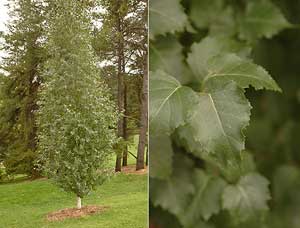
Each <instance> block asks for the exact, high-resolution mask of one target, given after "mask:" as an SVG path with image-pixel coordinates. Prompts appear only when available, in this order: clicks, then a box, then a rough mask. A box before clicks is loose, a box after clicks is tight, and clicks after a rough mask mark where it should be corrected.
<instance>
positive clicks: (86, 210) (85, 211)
mask: <svg viewBox="0 0 300 228" xmlns="http://www.w3.org/2000/svg"><path fill="white" fill-rule="evenodd" d="M108 208H109V207H107V206H95V205H90V206H85V207H82V208H81V209H77V208H67V209H63V210H59V211H55V212H51V213H49V214H48V215H47V220H48V221H50V222H52V221H61V220H64V219H68V218H79V217H83V216H87V215H93V214H96V213H100V212H103V211H105V210H107V209H108Z"/></svg>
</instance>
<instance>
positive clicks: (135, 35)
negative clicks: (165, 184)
mask: <svg viewBox="0 0 300 228" xmlns="http://www.w3.org/2000/svg"><path fill="white" fill-rule="evenodd" d="M101 7H102V8H103V9H105V10H104V11H103V12H101V14H100V20H101V23H102V26H101V28H100V29H99V31H97V30H96V38H95V40H94V48H95V50H96V53H97V54H98V56H99V57H100V59H101V60H103V61H104V62H105V63H106V67H105V68H104V71H105V72H109V73H110V75H111V77H110V80H111V81H113V82H114V83H116V84H117V85H118V87H114V89H115V90H116V100H117V103H118V107H119V110H120V111H122V112H123V117H122V118H120V120H119V124H118V134H119V137H122V138H123V139H124V141H125V142H126V141H128V139H129V136H130V133H131V134H137V133H138V130H139V128H141V131H140V132H142V133H141V135H142V137H141V138H142V140H141V141H140V143H139V144H140V145H139V153H138V154H140V156H138V157H139V158H140V159H139V160H140V163H143V162H144V156H143V155H142V154H144V150H145V145H146V132H147V124H145V122H147V116H145V114H144V113H145V112H147V107H148V105H147V104H146V103H145V102H144V100H145V98H144V92H142V88H143V83H144V82H143V81H144V80H143V76H144V75H146V77H147V74H146V73H145V72H144V70H145V69H146V68H147V66H146V64H145V63H146V62H147V1H145V0H142V1H141V0H125V1H121V0H118V1H109V0H101ZM146 70H147V69H146ZM133 77H135V79H132V78H133ZM112 84H113V83H112ZM144 87H145V88H146V87H147V85H146V86H144ZM132 88H137V89H138V91H132ZM133 96H136V98H134V99H132V98H133ZM146 99H147V97H146ZM130 101H134V102H130ZM141 112H143V114H141ZM140 116H141V117H142V118H143V120H139V119H140ZM133 124H134V125H135V128H136V129H135V131H132V125H133ZM121 148H122V151H121V153H119V154H118V156H117V159H116V171H120V170H121V164H122V163H121V162H122V153H123V166H126V165H127V149H126V146H125V147H121ZM141 155H142V156H141ZM141 166H143V165H142V164H140V165H139V167H141Z"/></svg>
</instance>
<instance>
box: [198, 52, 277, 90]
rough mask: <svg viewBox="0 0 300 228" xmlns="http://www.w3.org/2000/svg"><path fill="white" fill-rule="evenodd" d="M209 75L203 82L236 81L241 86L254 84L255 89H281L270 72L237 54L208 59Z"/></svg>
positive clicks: (245, 86)
mask: <svg viewBox="0 0 300 228" xmlns="http://www.w3.org/2000/svg"><path fill="white" fill-rule="evenodd" d="M207 68H208V72H209V73H208V75H207V76H206V77H205V79H204V81H203V84H204V87H205V84H206V83H208V82H209V81H212V80H217V81H231V80H232V81H235V82H236V83H237V84H238V85H239V86H240V87H242V88H247V87H249V85H252V86H253V87H254V88H255V89H263V88H265V89H269V90H274V91H281V89H280V88H279V86H278V85H277V84H276V82H275V81H274V80H273V79H272V77H271V76H270V75H269V73H268V72H267V71H266V70H265V69H264V68H262V67H261V66H258V65H256V64H254V63H252V62H251V61H249V60H245V59H241V58H240V57H238V56H237V55H235V54H225V55H219V56H215V57H213V58H211V59H210V60H209V61H208V66H207Z"/></svg>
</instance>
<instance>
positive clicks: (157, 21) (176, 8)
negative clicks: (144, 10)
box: [149, 0, 188, 39]
mask: <svg viewBox="0 0 300 228" xmlns="http://www.w3.org/2000/svg"><path fill="white" fill-rule="evenodd" d="M149 13H150V17H149V19H150V38H151V39H154V37H155V36H157V35H164V34H167V33H175V32H176V31H182V30H183V29H184V28H185V26H186V25H187V24H188V20H187V16H186V14H185V13H184V10H183V7H182V6H181V4H180V0H163V1H161V0H151V4H150V9H149Z"/></svg>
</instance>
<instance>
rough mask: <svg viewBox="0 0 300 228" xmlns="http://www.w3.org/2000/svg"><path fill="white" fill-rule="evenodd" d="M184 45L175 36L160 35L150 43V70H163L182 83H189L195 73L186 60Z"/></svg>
mask: <svg viewBox="0 0 300 228" xmlns="http://www.w3.org/2000/svg"><path fill="white" fill-rule="evenodd" d="M182 49H183V47H182V46H181V44H180V43H179V42H178V41H177V39H176V38H175V37H174V36H171V35H170V36H166V37H159V38H157V39H156V40H155V41H153V42H151V45H150V57H149V58H150V61H149V62H150V70H151V71H155V70H159V69H160V70H162V71H165V72H166V73H168V74H170V75H172V76H174V77H175V78H176V79H177V80H178V81H179V82H180V83H181V84H188V83H189V82H190V81H191V80H192V78H193V74H192V72H191V70H190V69H189V68H188V66H187V64H186V63H185V62H184V57H183V54H182V53H183V50H182Z"/></svg>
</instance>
